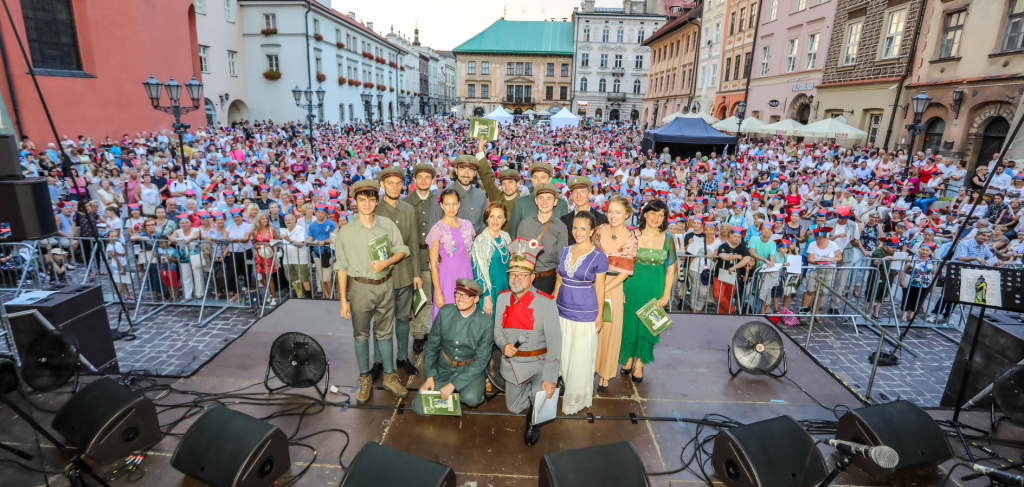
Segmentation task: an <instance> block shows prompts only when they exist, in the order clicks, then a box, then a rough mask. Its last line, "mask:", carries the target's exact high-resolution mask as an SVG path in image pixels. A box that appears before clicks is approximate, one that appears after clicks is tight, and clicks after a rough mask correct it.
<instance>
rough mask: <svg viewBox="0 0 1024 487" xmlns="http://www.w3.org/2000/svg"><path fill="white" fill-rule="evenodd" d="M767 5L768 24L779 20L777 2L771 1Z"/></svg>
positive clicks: (775, 0) (777, 0) (776, 0)
mask: <svg viewBox="0 0 1024 487" xmlns="http://www.w3.org/2000/svg"><path fill="white" fill-rule="evenodd" d="M771 2H772V3H770V4H768V22H771V21H773V20H775V19H777V18H779V0H771Z"/></svg>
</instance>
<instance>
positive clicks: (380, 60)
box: [377, 57, 388, 64]
mask: <svg viewBox="0 0 1024 487" xmlns="http://www.w3.org/2000/svg"><path fill="white" fill-rule="evenodd" d="M377 62H378V63H381V64H385V63H387V62H388V60H387V59H384V58H382V57H378V58H377Z"/></svg>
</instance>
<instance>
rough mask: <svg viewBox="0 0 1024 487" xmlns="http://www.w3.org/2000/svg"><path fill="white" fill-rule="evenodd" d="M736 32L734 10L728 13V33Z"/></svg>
mask: <svg viewBox="0 0 1024 487" xmlns="http://www.w3.org/2000/svg"><path fill="white" fill-rule="evenodd" d="M735 33H736V12H733V13H732V15H729V35H733V34H735Z"/></svg>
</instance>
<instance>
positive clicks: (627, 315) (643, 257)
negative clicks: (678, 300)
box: [619, 200, 676, 383]
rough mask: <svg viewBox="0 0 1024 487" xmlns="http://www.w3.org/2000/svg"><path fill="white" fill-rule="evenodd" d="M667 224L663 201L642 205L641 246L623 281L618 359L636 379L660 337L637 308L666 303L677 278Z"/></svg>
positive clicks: (673, 248)
mask: <svg viewBox="0 0 1024 487" xmlns="http://www.w3.org/2000/svg"><path fill="white" fill-rule="evenodd" d="M667 227H668V206H666V205H665V202H664V201H661V200H653V201H651V202H649V203H647V204H646V205H644V207H643V209H642V210H641V213H640V228H639V229H638V231H637V233H636V236H637V239H638V240H639V243H640V248H639V249H638V250H637V253H636V264H635V265H634V266H633V276H632V277H631V278H630V279H626V282H624V283H623V284H622V286H623V291H624V293H625V295H626V303H625V304H624V305H623V313H622V314H623V317H622V346H621V347H620V348H619V363H620V364H625V366H624V367H623V368H622V375H627V374H631V375H632V376H633V382H635V383H640V382H642V381H643V380H644V364H647V363H651V362H653V361H654V344H656V343H658V341H659V338H658V337H656V336H654V335H652V334H651V332H650V331H648V330H647V327H646V326H644V324H643V322H642V321H640V317H638V316H637V315H636V312H637V310H639V309H640V308H642V307H644V305H645V304H647V303H648V302H650V301H651V300H652V299H657V300H658V306H660V307H665V306H667V305H668V300H669V297H670V296H671V294H672V283H673V282H675V280H676V246H675V242H674V241H673V239H672V238H671V237H666V234H665V229H666V228H667Z"/></svg>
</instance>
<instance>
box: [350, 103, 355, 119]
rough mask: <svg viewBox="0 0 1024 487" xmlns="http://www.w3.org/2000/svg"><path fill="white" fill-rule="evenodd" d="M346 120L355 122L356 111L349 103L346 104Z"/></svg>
mask: <svg viewBox="0 0 1024 487" xmlns="http://www.w3.org/2000/svg"><path fill="white" fill-rule="evenodd" d="M348 119H349V120H355V119H356V110H355V107H354V106H353V105H352V104H351V103H349V104H348Z"/></svg>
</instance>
